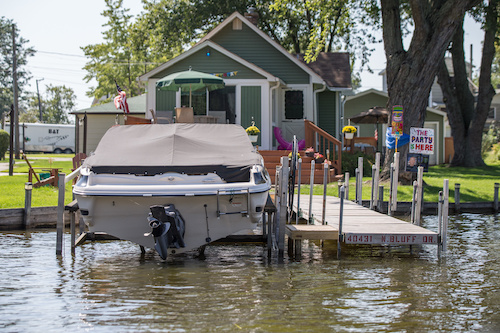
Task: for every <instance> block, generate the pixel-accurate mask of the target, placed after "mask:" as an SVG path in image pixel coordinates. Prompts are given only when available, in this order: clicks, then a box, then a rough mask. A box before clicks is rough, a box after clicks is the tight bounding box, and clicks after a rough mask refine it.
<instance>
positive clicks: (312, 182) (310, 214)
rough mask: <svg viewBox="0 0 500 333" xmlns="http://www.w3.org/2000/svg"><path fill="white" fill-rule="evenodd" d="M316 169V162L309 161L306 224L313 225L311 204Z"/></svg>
mask: <svg viewBox="0 0 500 333" xmlns="http://www.w3.org/2000/svg"><path fill="white" fill-rule="evenodd" d="M315 168H316V162H315V161H314V160H312V161H311V174H310V176H309V217H308V219H307V220H308V224H314V221H313V216H312V204H313V190H314V169H315Z"/></svg>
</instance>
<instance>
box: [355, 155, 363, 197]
mask: <svg viewBox="0 0 500 333" xmlns="http://www.w3.org/2000/svg"><path fill="white" fill-rule="evenodd" d="M358 177H359V180H357V181H356V186H357V187H358V189H357V191H356V192H357V193H358V204H359V205H361V206H362V205H363V193H362V192H363V157H361V156H360V157H358Z"/></svg>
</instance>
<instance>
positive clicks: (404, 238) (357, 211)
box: [286, 195, 440, 254]
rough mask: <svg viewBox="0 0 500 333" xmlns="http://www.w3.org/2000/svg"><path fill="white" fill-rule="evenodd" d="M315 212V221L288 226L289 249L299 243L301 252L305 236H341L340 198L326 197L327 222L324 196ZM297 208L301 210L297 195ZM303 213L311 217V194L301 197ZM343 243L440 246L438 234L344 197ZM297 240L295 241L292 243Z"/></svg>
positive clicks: (316, 199) (315, 199) (317, 198)
mask: <svg viewBox="0 0 500 333" xmlns="http://www.w3.org/2000/svg"><path fill="white" fill-rule="evenodd" d="M312 200H313V203H312V215H313V220H314V224H295V223H294V222H293V221H292V222H291V223H292V224H287V225H286V234H287V236H288V239H289V243H288V250H289V251H291V247H292V246H293V245H295V253H296V254H297V252H299V253H300V241H301V240H303V239H324V240H326V239H336V240H338V239H339V220H340V199H339V198H337V197H331V196H327V197H326V205H325V218H324V220H325V224H323V223H322V222H323V196H318V195H316V196H313V199H312ZM293 210H294V212H297V195H295V199H294V203H293ZM300 216H301V217H302V218H305V219H307V218H308V216H309V196H308V195H301V196H300ZM341 239H342V242H344V243H346V244H377V245H416V244H435V245H438V244H439V242H440V237H439V235H438V233H436V232H434V231H430V230H427V229H425V228H422V227H420V226H417V225H414V224H411V223H408V222H405V221H402V220H399V219H397V218H394V217H391V216H388V215H385V214H382V213H379V212H376V211H374V210H371V209H369V208H366V207H363V206H360V205H358V204H357V203H354V202H352V201H349V200H344V206H343V216H342V237H341ZM292 242H294V244H293V243H292Z"/></svg>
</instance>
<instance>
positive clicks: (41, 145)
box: [5, 123, 75, 154]
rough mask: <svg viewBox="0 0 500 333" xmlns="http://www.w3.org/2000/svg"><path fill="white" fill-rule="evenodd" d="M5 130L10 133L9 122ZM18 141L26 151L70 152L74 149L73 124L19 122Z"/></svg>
mask: <svg viewBox="0 0 500 333" xmlns="http://www.w3.org/2000/svg"><path fill="white" fill-rule="evenodd" d="M5 130H6V131H7V132H8V133H10V124H9V123H7V124H5ZM23 137H24V139H23ZM19 143H20V149H22V150H23V151H26V152H51V153H56V154H60V153H66V154H71V153H73V152H74V151H75V125H62V124H37V123H33V124H28V123H20V124H19Z"/></svg>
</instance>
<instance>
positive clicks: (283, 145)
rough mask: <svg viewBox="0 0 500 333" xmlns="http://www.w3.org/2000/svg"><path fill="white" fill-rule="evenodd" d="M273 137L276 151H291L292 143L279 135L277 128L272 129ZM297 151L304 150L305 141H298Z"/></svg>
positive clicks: (279, 131)
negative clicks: (276, 147)
mask: <svg viewBox="0 0 500 333" xmlns="http://www.w3.org/2000/svg"><path fill="white" fill-rule="evenodd" d="M273 132H274V137H275V138H276V141H278V143H279V146H278V150H292V149H293V142H288V141H286V140H285V139H284V138H283V136H282V135H281V129H280V128H279V127H273ZM297 146H298V150H304V148H305V147H306V140H300V141H299V142H298V144H297Z"/></svg>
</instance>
